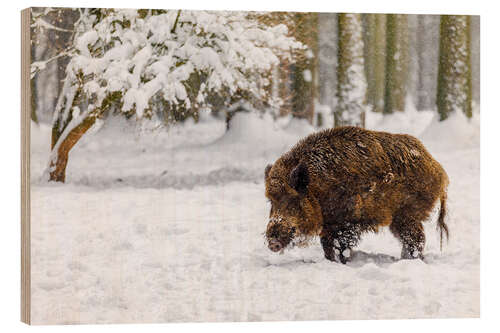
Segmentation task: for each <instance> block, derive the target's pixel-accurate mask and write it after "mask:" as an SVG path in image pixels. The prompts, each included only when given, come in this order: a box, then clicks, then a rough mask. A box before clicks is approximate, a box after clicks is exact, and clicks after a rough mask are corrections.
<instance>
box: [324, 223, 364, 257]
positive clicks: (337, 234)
mask: <svg viewBox="0 0 500 333" xmlns="http://www.w3.org/2000/svg"><path fill="white" fill-rule="evenodd" d="M359 236H360V233H359V232H358V230H357V229H356V228H355V227H352V226H351V225H350V224H349V223H347V224H346V227H343V228H340V229H339V228H332V227H324V228H323V231H322V233H321V238H320V239H321V246H322V247H323V251H324V252H325V258H326V259H328V260H331V261H335V262H341V263H343V264H345V263H346V262H347V261H348V260H349V259H350V256H351V249H352V248H353V247H354V246H356V245H357V244H358V241H359Z"/></svg>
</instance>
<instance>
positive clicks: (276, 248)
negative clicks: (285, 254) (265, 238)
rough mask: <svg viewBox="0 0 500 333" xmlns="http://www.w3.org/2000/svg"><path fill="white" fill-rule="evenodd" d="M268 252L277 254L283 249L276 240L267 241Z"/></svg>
mask: <svg viewBox="0 0 500 333" xmlns="http://www.w3.org/2000/svg"><path fill="white" fill-rule="evenodd" d="M268 247H269V250H271V251H273V252H278V251H279V250H281V249H282V248H283V245H281V243H280V242H279V241H278V240H276V239H271V240H270V241H269V245H268Z"/></svg>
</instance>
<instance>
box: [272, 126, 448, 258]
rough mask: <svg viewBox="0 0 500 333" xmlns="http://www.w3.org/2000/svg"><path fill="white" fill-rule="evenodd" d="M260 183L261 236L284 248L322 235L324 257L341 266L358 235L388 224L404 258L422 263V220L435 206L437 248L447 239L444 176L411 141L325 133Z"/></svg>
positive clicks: (344, 131)
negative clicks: (264, 204) (264, 225)
mask: <svg viewBox="0 0 500 333" xmlns="http://www.w3.org/2000/svg"><path fill="white" fill-rule="evenodd" d="M265 178H266V196H267V197H268V198H269V199H270V201H271V213H270V223H269V225H268V229H267V232H266V237H267V239H268V240H270V239H275V240H278V241H279V242H280V244H282V245H283V247H286V246H287V245H288V244H289V243H290V242H291V240H292V239H293V238H294V237H296V236H305V237H311V236H320V239H321V244H322V246H323V249H324V251H325V256H326V257H327V258H328V259H330V260H340V261H341V262H345V261H346V260H347V259H348V258H347V257H346V256H344V255H343V254H344V251H345V250H350V249H351V248H352V247H354V246H356V245H357V244H358V242H359V239H360V236H361V235H362V234H363V233H365V232H377V231H378V229H379V228H380V227H383V226H388V227H389V229H390V230H391V232H392V233H393V234H394V236H396V237H397V238H398V239H399V240H400V241H401V243H402V245H403V250H402V257H403V258H423V254H422V251H423V247H424V244H425V234H424V232H423V225H422V222H423V221H425V220H426V219H427V218H428V217H429V214H430V212H431V211H432V208H433V207H434V205H435V204H436V202H437V201H438V200H440V201H441V209H440V213H439V217H438V224H437V226H438V229H439V231H440V235H441V243H442V238H443V234H445V235H446V237H448V227H447V225H446V223H445V222H444V218H445V215H446V189H447V185H448V177H447V175H446V172H445V171H444V169H443V167H442V166H441V165H440V164H439V163H438V162H437V161H436V160H435V159H434V158H433V157H432V156H431V155H430V153H429V152H428V151H427V150H426V149H425V147H424V146H423V145H422V143H421V142H420V141H418V140H417V139H416V138H414V137H412V136H410V135H403V134H389V133H385V132H376V131H369V130H365V129H362V128H358V127H340V128H336V129H328V130H323V131H321V132H318V133H315V134H312V135H310V136H308V137H306V138H304V139H303V140H301V141H299V142H298V143H297V144H296V145H295V146H294V147H293V148H292V149H291V150H290V151H288V152H287V153H285V154H283V155H282V156H281V157H280V158H279V159H278V160H277V161H276V162H275V163H274V165H272V166H268V167H267V168H266V176H265ZM283 235H285V236H286V237H285V236H283ZM345 253H346V254H347V253H349V252H345Z"/></svg>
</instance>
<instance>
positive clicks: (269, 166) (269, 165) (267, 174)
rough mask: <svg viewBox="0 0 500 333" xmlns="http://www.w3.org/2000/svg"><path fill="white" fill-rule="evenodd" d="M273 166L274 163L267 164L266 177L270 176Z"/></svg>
mask: <svg viewBox="0 0 500 333" xmlns="http://www.w3.org/2000/svg"><path fill="white" fill-rule="evenodd" d="M272 167H273V165H272V164H268V165H267V166H266V170H265V171H264V179H267V176H269V171H271V168H272Z"/></svg>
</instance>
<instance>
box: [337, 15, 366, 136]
mask: <svg viewBox="0 0 500 333" xmlns="http://www.w3.org/2000/svg"><path fill="white" fill-rule="evenodd" d="M337 24H338V29H337V32H338V52H337V59H338V60H337V107H336V109H335V113H334V120H335V124H334V125H335V127H338V126H345V125H352V126H360V127H364V126H365V107H366V105H365V103H366V78H365V73H364V60H363V37H362V26H361V16H360V14H338V23H337Z"/></svg>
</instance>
